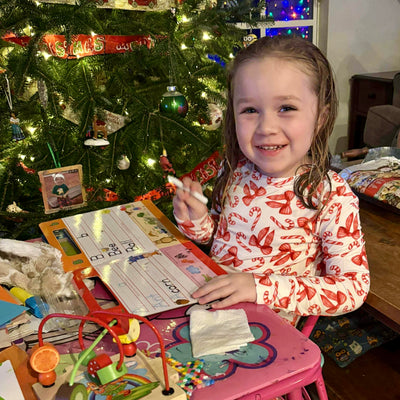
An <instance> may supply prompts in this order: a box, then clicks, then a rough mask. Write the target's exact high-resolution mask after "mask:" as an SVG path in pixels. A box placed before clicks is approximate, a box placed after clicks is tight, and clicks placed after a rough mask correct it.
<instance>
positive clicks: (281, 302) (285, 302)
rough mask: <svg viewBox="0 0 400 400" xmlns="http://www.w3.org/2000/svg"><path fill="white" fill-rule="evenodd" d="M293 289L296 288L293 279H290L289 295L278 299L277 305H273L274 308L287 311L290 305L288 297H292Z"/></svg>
mask: <svg viewBox="0 0 400 400" xmlns="http://www.w3.org/2000/svg"><path fill="white" fill-rule="evenodd" d="M295 288H296V283H295V282H294V280H293V279H290V292H289V295H288V296H285V297H282V298H281V299H279V301H278V304H275V306H277V307H280V308H285V309H287V308H288V307H289V304H290V297H291V296H292V295H293V293H294V290H295Z"/></svg>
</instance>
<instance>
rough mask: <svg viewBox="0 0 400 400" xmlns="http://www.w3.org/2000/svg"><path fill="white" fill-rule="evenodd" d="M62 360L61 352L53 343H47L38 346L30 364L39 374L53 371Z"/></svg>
mask: <svg viewBox="0 0 400 400" xmlns="http://www.w3.org/2000/svg"><path fill="white" fill-rule="evenodd" d="M59 361H60V354H59V352H58V351H57V350H56V349H55V347H54V346H53V345H50V344H45V345H43V346H40V347H38V348H37V349H36V350H35V351H34V352H33V353H32V355H31V357H30V360H29V362H30V364H31V367H32V369H33V370H34V371H36V372H38V373H39V374H42V373H47V372H50V371H53V370H54V369H55V368H56V367H57V365H58V363H59Z"/></svg>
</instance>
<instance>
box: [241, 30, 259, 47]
mask: <svg viewBox="0 0 400 400" xmlns="http://www.w3.org/2000/svg"><path fill="white" fill-rule="evenodd" d="M257 39H258V38H257V36H256V35H255V34H254V33H249V34H248V35H246V36H244V37H243V46H244V47H247V46H250V45H251V44H252V43H254V42H255V41H256V40H257Z"/></svg>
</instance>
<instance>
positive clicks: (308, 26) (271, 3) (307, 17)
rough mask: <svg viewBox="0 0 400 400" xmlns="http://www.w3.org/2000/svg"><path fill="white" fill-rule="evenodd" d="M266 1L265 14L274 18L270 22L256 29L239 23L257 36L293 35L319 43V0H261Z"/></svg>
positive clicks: (239, 24)
mask: <svg viewBox="0 0 400 400" xmlns="http://www.w3.org/2000/svg"><path fill="white" fill-rule="evenodd" d="M261 1H263V2H264V3H265V7H264V8H263V9H264V11H263V15H265V16H268V17H271V18H273V19H274V22H273V24H268V25H266V26H262V24H260V27H259V28H258V27H257V28H256V29H254V28H252V29H250V27H249V26H247V25H246V24H243V23H238V24H237V25H238V26H239V27H240V28H242V29H243V30H246V31H247V33H253V34H255V35H256V36H257V37H262V36H276V35H293V36H300V37H303V38H304V39H307V40H310V41H312V42H313V43H314V44H317V43H318V26H317V22H318V12H319V4H318V1H317V0H261Z"/></svg>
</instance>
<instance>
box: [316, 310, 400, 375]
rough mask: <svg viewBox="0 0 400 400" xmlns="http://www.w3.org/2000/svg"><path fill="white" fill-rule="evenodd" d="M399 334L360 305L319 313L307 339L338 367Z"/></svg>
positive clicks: (344, 365)
mask: <svg viewBox="0 0 400 400" xmlns="http://www.w3.org/2000/svg"><path fill="white" fill-rule="evenodd" d="M397 337H399V334H398V333H396V332H394V331H393V330H391V329H390V328H388V327H387V326H386V325H384V324H382V323H381V322H379V321H378V320H376V319H375V318H374V317H372V316H371V315H370V314H368V313H367V312H366V311H364V310H363V309H358V310H356V311H353V312H352V313H349V314H346V315H341V316H337V317H320V318H319V319H318V321H317V323H316V325H315V327H314V329H313V331H312V332H311V335H310V339H311V340H312V341H313V342H314V343H316V344H317V345H318V346H319V347H320V349H321V350H322V352H323V353H324V354H326V355H327V356H329V357H330V358H332V359H333V361H335V363H336V364H337V365H338V366H339V367H342V368H344V367H346V366H347V365H349V364H350V363H351V362H353V361H354V360H355V359H356V358H357V357H360V356H362V355H363V354H365V353H366V352H367V351H368V350H370V349H372V348H375V347H378V346H381V345H382V344H384V343H386V342H388V341H390V340H393V339H395V338H397Z"/></svg>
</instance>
